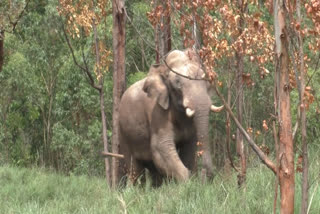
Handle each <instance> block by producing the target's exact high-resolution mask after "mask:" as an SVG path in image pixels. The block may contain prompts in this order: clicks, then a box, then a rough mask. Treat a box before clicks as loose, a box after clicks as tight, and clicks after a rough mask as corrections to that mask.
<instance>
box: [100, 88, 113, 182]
mask: <svg viewBox="0 0 320 214" xmlns="http://www.w3.org/2000/svg"><path fill="white" fill-rule="evenodd" d="M99 93H100V111H101V120H102V139H103V148H104V151H105V152H108V151H109V149H108V137H107V130H108V129H107V122H106V113H105V111H104V91H103V89H101V91H100V92H99ZM104 163H105V170H106V180H107V184H108V185H109V187H110V186H111V176H110V162H109V158H107V157H106V158H105V159H104Z"/></svg>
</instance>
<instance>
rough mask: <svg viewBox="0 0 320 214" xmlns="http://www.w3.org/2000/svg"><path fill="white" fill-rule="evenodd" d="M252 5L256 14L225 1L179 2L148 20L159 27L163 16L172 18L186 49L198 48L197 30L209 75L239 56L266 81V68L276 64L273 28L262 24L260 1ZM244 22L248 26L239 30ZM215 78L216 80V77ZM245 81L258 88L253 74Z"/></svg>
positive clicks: (202, 55) (158, 10)
mask: <svg viewBox="0 0 320 214" xmlns="http://www.w3.org/2000/svg"><path fill="white" fill-rule="evenodd" d="M249 3H250V4H252V5H253V7H254V10H255V12H252V13H245V12H244V11H247V8H248V4H247V3H246V4H244V5H241V6H240V7H239V6H237V5H235V4H236V3H235V2H230V1H221V0H211V1H203V0H197V1H191V0H176V1H173V2H172V3H171V1H168V0H167V1H166V5H167V7H166V8H167V9H166V10H165V9H164V7H162V6H161V5H160V6H158V7H155V8H154V9H153V10H152V11H150V12H149V13H148V18H149V21H150V22H151V24H153V25H155V24H156V23H158V22H159V20H160V19H161V18H162V17H163V16H168V15H171V17H172V20H173V23H175V25H176V26H177V27H178V29H179V31H180V34H181V36H182V37H183V43H184V46H185V47H191V46H193V45H194V44H195V38H194V36H193V31H194V30H195V28H194V27H195V26H196V27H197V30H198V31H199V33H200V34H201V38H202V47H201V48H200V50H199V54H200V57H201V58H202V62H203V65H204V67H205V70H206V72H207V73H208V74H209V73H215V68H216V67H217V63H218V61H219V60H221V59H222V58H225V57H233V56H234V55H235V53H236V52H238V53H241V54H243V55H245V56H247V57H248V58H249V60H250V61H251V62H252V63H255V64H257V65H258V66H259V68H260V70H261V72H260V76H261V78H264V77H265V76H266V75H267V74H268V73H269V71H268V69H267V68H266V67H265V65H266V63H267V62H270V61H272V60H273V47H274V38H273V36H272V26H271V27H270V26H269V25H268V24H267V23H266V22H264V21H262V18H261V16H262V13H261V12H260V11H259V7H258V3H257V1H249ZM239 8H240V9H239ZM240 20H243V21H242V23H246V24H245V25H244V26H241V27H240V28H239V27H238V26H239V23H240ZM208 76H210V75H208ZM211 76H213V77H216V75H215V74H214V75H211ZM245 81H246V84H247V85H250V84H254V83H253V82H252V81H251V80H250V74H249V75H248V76H245Z"/></svg>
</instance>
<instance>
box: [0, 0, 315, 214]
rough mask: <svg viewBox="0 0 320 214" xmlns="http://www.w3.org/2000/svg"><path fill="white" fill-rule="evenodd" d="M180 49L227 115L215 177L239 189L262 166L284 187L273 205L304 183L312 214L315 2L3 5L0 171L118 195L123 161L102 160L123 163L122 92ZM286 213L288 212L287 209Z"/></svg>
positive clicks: (216, 130) (28, 1)
mask: <svg viewBox="0 0 320 214" xmlns="http://www.w3.org/2000/svg"><path fill="white" fill-rule="evenodd" d="M115 5H116V6H115ZM115 17H116V18H115ZM117 24H118V26H117ZM119 25H120V26H119ZM117 28H118V30H119V29H120V31H118V32H117V31H116V30H117ZM123 30H124V31H123ZM120 34H122V35H123V36H124V37H122V36H120ZM121 39H124V40H123V41H121ZM119 41H120V42H119ZM121 42H122V43H121ZM115 44H118V45H115ZM119 44H125V45H124V49H123V50H121V49H118V48H119V46H121V45H119ZM120 48H121V47H120ZM185 48H194V49H196V50H197V51H198V53H199V55H200V57H201V59H202V63H203V67H204V69H205V71H206V77H207V79H208V82H210V84H212V85H214V87H215V89H216V92H215V93H216V95H215V96H213V97H212V102H213V103H218V104H224V105H225V109H226V110H225V111H223V112H221V113H215V114H212V115H211V116H210V144H211V152H212V157H213V163H214V167H215V171H216V173H217V174H228V175H231V176H235V177H236V176H237V182H238V184H239V186H240V187H241V186H243V185H244V186H245V183H246V173H247V169H248V170H249V169H250V168H255V167H257V165H259V164H260V163H261V162H262V163H263V164H265V165H266V166H267V167H265V169H264V170H269V169H271V170H272V171H273V173H274V175H275V176H278V178H279V179H276V187H278V184H279V185H280V195H279V196H277V194H275V198H276V199H275V201H276V200H277V197H278V198H282V200H284V199H283V198H284V197H286V195H287V194H289V195H290V194H291V196H290V197H289V196H288V198H287V201H288V200H289V201H290V200H291V201H290V202H292V203H293V201H292V200H293V197H294V196H293V195H294V188H290V182H293V183H294V179H295V178H294V176H296V177H303V179H302V182H301V185H302V184H305V185H306V186H305V187H304V188H305V190H306V191H305V194H302V195H304V197H303V196H302V197H301V199H300V198H299V200H301V201H302V202H301V204H302V206H301V213H307V209H308V204H309V203H308V201H310V197H309V199H308V195H309V196H310V195H311V194H312V192H311V190H310V188H309V186H311V185H314V181H313V182H312V181H311V184H308V166H309V163H308V160H309V162H312V160H313V159H319V156H318V155H314V156H310V155H309V156H308V154H309V153H310V154H316V153H315V152H313V153H312V152H310V150H312V151H318V152H319V151H320V148H319V145H320V144H319V143H320V140H319V139H320V101H319V99H320V95H319V93H318V91H319V90H320V74H319V66H320V65H319V59H320V53H319V49H320V2H319V1H318V0H295V1H286V0H274V1H272V0H248V1H245V0H232V1H230V0H229V1H227V0H219V1H218V0H212V1H209V0H208V1H202V0H198V1H185V0H174V1H173V0H166V1H146V0H130V1H125V2H124V1H120V0H113V1H107V0H94V1H87V0H59V1H56V0H37V1H34V0H2V1H1V2H0V165H13V166H19V167H35V166H37V167H44V168H48V169H51V170H54V171H56V172H58V173H61V174H66V175H84V174H85V175H88V176H98V177H105V176H106V175H107V180H108V183H110V185H111V183H112V185H113V186H116V183H117V182H116V181H117V179H118V178H116V174H117V171H116V170H115V169H116V168H117V167H118V165H117V160H118V159H116V158H111V157H110V158H109V157H108V158H104V157H102V156H101V152H102V151H109V152H113V153H114V154H117V153H118V150H117V142H116V141H117V138H116V135H117V130H116V126H117V116H116V115H117V114H118V113H117V108H118V106H117V105H118V102H119V99H120V97H121V94H122V93H123V91H124V89H125V88H127V87H129V86H130V85H132V84H133V83H134V82H136V81H138V80H140V79H142V78H143V77H145V76H146V75H147V72H148V70H149V68H150V66H151V65H152V64H155V63H161V60H162V59H163V57H164V56H165V55H166V54H167V53H168V52H169V51H170V50H174V49H179V50H183V49H185ZM122 51H123V52H122ZM119 56H120V61H119V58H118V57H119ZM121 56H122V58H121ZM121 60H124V62H125V63H121ZM121 78H122V79H121ZM282 90H283V91H284V93H281V91H282ZM283 103H284V104H283ZM103 118H105V120H104V119H103ZM104 121H105V122H104ZM199 156H201V151H200V153H199ZM284 160H285V161H284ZM107 165H108V166H107ZM106 166H107V167H106ZM106 173H107V174H106ZM310 173H311V174H314V173H318V174H319V171H318V172H309V174H310ZM111 179H112V181H113V182H111ZM317 179H319V176H318V178H317ZM288 183H289V184H288ZM291 185H292V183H291ZM299 185H300V184H299ZM291 187H292V186H291ZM244 188H245V187H244ZM288 189H290V191H291V192H290V191H289V192H288V193H285V192H284V191H285V190H288ZM302 189H303V187H302ZM312 190H313V189H312ZM270 191H274V188H271V189H270ZM276 192H277V191H276ZM292 194H293V195H292ZM311 199H312V198H311ZM279 200H280V199H279ZM303 201H305V203H304V202H303ZM270 203H273V201H270ZM304 205H305V206H304ZM281 213H293V208H290V203H289V202H288V203H287V205H285V204H281Z"/></svg>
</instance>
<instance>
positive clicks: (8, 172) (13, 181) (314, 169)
mask: <svg viewBox="0 0 320 214" xmlns="http://www.w3.org/2000/svg"><path fill="white" fill-rule="evenodd" d="M313 157H314V158H310V162H311V166H310V182H311V186H310V198H311V196H312V197H313V198H312V203H311V209H310V213H312V214H319V213H320V202H319V201H320V186H319V182H320V180H319V170H320V158H318V156H317V155H316V154H315V155H314V156H313ZM274 183H275V176H274V175H273V174H272V172H270V170H268V169H267V168H266V167H265V166H263V165H261V164H260V165H258V166H257V167H254V168H250V169H248V174H247V185H246V187H245V189H239V188H238V187H237V182H236V174H232V175H230V176H226V175H224V174H219V175H217V176H216V178H215V179H214V180H213V182H210V183H209V182H208V183H205V184H202V183H201V181H199V179H198V178H192V179H191V180H190V181H188V182H186V183H184V184H177V183H175V182H169V183H167V184H165V185H163V186H161V187H159V188H152V187H150V185H149V184H147V185H145V186H135V187H127V188H124V189H122V190H118V191H114V190H110V189H108V187H107V185H106V182H105V181H104V180H103V179H101V178H94V177H87V176H63V175H58V174H55V173H52V172H49V171H46V170H44V169H26V168H17V167H9V166H2V167H0V213H1V214H2V213H3V214H10V213H23V214H28V213H30V214H36V213H59V214H62V213H77V214H80V213H138V214H142V213H146V214H150V213H183V214H187V213H230V214H231V213H232V214H237V213H239V214H243V213H245V214H247V213H254V214H262V213H266V214H270V213H272V210H273V200H274ZM300 183H301V175H300V174H297V175H296V197H295V198H296V203H295V213H299V212H300V199H301V188H300V186H301V185H300ZM315 187H318V188H317V189H315ZM278 207H279V205H278Z"/></svg>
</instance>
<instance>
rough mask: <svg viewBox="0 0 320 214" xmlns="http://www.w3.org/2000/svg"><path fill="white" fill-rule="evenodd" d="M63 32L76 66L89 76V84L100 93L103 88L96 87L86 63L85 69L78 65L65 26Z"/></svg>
mask: <svg viewBox="0 0 320 214" xmlns="http://www.w3.org/2000/svg"><path fill="white" fill-rule="evenodd" d="M62 31H63V35H64V38H65V40H66V42H67V44H68V47H69V50H70V52H71V55H72V59H73V62H74V64H75V65H76V66H78V67H79V68H80V69H81V70H82V71H84V72H85V73H86V74H87V76H88V77H89V83H90V85H91V86H92V87H93V88H95V89H97V90H99V91H100V90H101V86H97V85H95V83H94V79H93V77H92V75H91V73H90V71H89V69H88V67H87V65H86V63H85V66H86V67H83V66H82V65H80V64H79V63H78V61H77V59H76V57H75V54H74V51H73V48H72V46H71V43H70V40H69V38H68V35H67V32H66V30H65V29H64V25H63V26H62ZM83 57H84V55H83ZM84 60H85V59H84Z"/></svg>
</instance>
